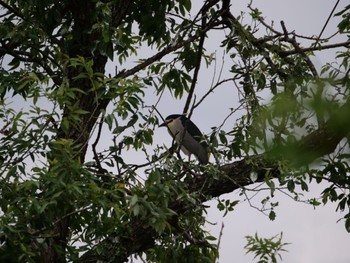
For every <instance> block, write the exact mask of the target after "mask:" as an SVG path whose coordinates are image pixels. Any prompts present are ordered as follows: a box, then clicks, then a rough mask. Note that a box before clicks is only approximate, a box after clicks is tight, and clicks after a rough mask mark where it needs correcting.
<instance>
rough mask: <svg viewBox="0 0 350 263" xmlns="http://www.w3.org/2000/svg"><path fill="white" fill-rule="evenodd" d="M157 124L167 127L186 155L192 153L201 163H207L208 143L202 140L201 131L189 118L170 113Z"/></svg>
mask: <svg viewBox="0 0 350 263" xmlns="http://www.w3.org/2000/svg"><path fill="white" fill-rule="evenodd" d="M159 126H160V127H162V126H166V127H168V131H169V133H170V135H171V136H172V137H173V138H174V140H175V141H176V143H177V144H178V145H179V146H180V147H181V150H182V151H183V152H184V153H185V154H187V155H188V156H190V155H191V154H193V155H194V156H196V157H197V159H198V161H199V163H201V164H207V163H208V158H209V152H208V150H209V147H208V144H207V143H206V142H205V141H203V135H202V133H201V131H200V130H199V129H198V127H197V126H196V125H195V124H194V123H193V122H192V121H191V120H190V119H188V118H186V117H185V116H184V115H180V114H172V115H169V116H168V117H166V119H165V122H164V123H162V124H161V125H159Z"/></svg>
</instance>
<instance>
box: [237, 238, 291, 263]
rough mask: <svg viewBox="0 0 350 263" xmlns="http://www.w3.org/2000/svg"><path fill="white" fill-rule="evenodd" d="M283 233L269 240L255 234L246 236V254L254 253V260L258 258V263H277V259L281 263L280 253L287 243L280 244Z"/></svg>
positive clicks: (283, 250)
mask: <svg viewBox="0 0 350 263" xmlns="http://www.w3.org/2000/svg"><path fill="white" fill-rule="evenodd" d="M282 238H283V233H281V234H280V235H276V236H273V237H271V238H261V237H259V236H258V234H257V233H255V235H254V236H246V239H247V245H246V246H245V247H244V248H245V249H246V250H247V253H254V254H255V256H254V259H255V258H259V261H257V262H258V263H268V262H271V263H277V262H278V258H279V259H280V260H281V261H282V256H281V252H286V251H287V250H285V249H284V247H285V246H286V245H288V243H282Z"/></svg>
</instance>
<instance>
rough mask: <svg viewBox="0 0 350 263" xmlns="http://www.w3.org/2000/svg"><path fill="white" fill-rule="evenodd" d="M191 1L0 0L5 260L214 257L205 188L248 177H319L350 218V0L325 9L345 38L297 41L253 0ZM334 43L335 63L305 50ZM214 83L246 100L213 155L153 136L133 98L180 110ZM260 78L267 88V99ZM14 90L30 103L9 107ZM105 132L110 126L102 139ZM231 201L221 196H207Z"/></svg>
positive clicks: (300, 180) (152, 115) (238, 184)
mask: <svg viewBox="0 0 350 263" xmlns="http://www.w3.org/2000/svg"><path fill="white" fill-rule="evenodd" d="M192 4H193V3H192V1H190V0H181V1H173V0H171V1H165V0H161V1H154V0H142V1H141V0H137V1H130V0H124V1H118V0H113V1H112V0H111V1H108V0H105V1H97V0H95V1H91V0H88V1H87V0H76V1H66V0H61V1H51V0H46V1H40V0H32V1H14V0H8V1H0V5H1V7H2V11H1V25H0V39H1V40H0V57H1V58H2V67H1V75H0V83H1V85H0V93H1V109H0V117H1V121H2V127H1V137H0V143H1V147H0V151H1V159H0V160H1V166H0V169H1V179H0V180H1V184H0V185H1V193H0V195H1V201H0V207H1V219H0V242H1V243H0V245H1V247H0V250H1V256H0V257H1V260H7V261H8V262H11V261H12V262H66V261H77V262H98V261H99V262H101V261H106V262H107V261H108V262H124V261H126V260H127V258H128V257H129V256H130V255H133V254H139V255H140V254H143V255H144V256H145V257H146V258H147V260H149V261H155V262H169V260H170V261H171V260H173V261H174V262H175V261H176V259H182V262H184V258H186V259H187V261H188V262H204V261H210V260H214V259H215V258H216V257H217V255H218V251H217V246H216V245H215V244H214V242H213V239H215V238H214V237H212V236H210V234H209V233H206V232H205V230H204V229H203V224H204V222H205V213H204V212H205V210H206V208H205V206H203V202H205V201H207V200H210V199H213V198H216V197H219V196H220V195H222V194H224V193H228V192H232V191H235V190H239V189H241V190H244V189H245V187H247V186H249V185H252V184H254V183H258V182H264V183H266V185H267V186H268V187H269V188H270V192H271V195H273V193H274V191H275V190H276V188H278V187H286V188H287V189H288V190H289V191H290V192H291V193H292V194H293V195H295V196H296V197H297V196H298V192H300V191H304V190H307V189H308V185H309V184H310V183H312V182H314V181H316V182H321V181H326V182H329V186H328V187H327V188H325V189H324V192H323V196H322V202H323V203H327V201H329V200H330V201H334V202H338V209H339V210H341V211H346V215H345V218H344V220H345V225H346V228H347V229H349V228H350V219H349V218H350V212H349V211H348V210H349V205H350V195H349V184H350V177H349V169H350V168H349V164H348V159H349V146H348V143H349V137H348V134H349V131H350V125H348V121H347V116H348V115H349V112H350V101H349V99H348V93H349V90H348V89H349V86H350V81H349V71H350V70H349V54H350V53H349V46H350V40H349V39H348V38H346V36H347V34H349V30H350V24H349V16H350V12H349V10H350V6H347V7H346V8H345V9H344V10H343V11H341V12H339V13H337V14H336V15H337V16H340V17H342V21H341V23H340V24H339V27H338V28H339V31H338V33H337V34H342V35H344V39H345V40H344V42H339V43H331V44H328V43H327V42H328V41H332V39H322V38H321V37H307V38H306V40H308V41H309V43H310V45H309V46H307V47H302V46H301V45H300V44H299V43H298V41H299V40H300V39H303V38H304V37H303V36H300V35H298V34H297V33H295V32H293V31H291V30H290V29H287V28H286V26H285V25H284V24H283V23H281V28H282V29H281V30H278V29H275V28H273V27H272V26H271V25H269V24H267V23H266V22H265V21H264V19H263V18H262V16H261V13H260V11H259V10H257V9H255V8H253V7H252V6H251V5H250V8H251V13H250V14H249V17H250V19H251V21H249V24H248V23H247V22H245V21H246V20H244V19H243V18H242V17H236V16H233V15H232V13H231V11H230V8H231V3H230V1H229V0H221V1H220V0H208V1H203V2H202V3H201V4H200V7H199V8H197V9H196V10H194V9H195V8H193V7H192ZM190 13H191V14H192V15H190ZM259 28H264V32H265V33H264V34H261V32H262V31H261V30H260V31H259ZM216 31H219V32H221V33H222V40H221V47H220V48H221V49H223V50H225V52H226V53H225V59H226V60H229V61H230V63H231V65H230V70H229V72H228V76H229V77H227V78H225V79H221V78H218V79H217V81H213V84H212V86H211V87H210V89H209V90H208V91H207V92H206V93H205V94H204V95H203V97H201V98H200V99H198V100H197V98H196V96H195V95H194V94H195V91H196V90H197V89H198V86H197V85H196V83H197V78H198V74H199V72H200V71H201V70H203V68H204V67H205V66H208V67H210V66H213V65H214V66H215V63H214V62H215V60H216V58H215V56H213V55H212V54H210V53H208V52H207V51H206V41H208V39H209V38H210V36H211V33H212V32H216ZM145 46H147V47H149V48H150V49H151V51H152V52H153V53H152V55H149V56H148V57H146V58H145V57H143V56H141V55H139V54H138V51H139V50H140V49H141V48H145ZM336 48H337V49H339V51H338V54H337V57H336V58H335V61H334V62H335V63H332V64H327V65H324V66H323V68H322V70H321V71H320V72H318V70H317V69H316V68H315V67H314V65H313V63H312V61H311V59H310V57H312V56H313V53H314V52H316V51H318V52H321V51H322V50H325V49H336ZM135 59H138V62H137V63H134V64H132V63H130V60H132V61H135ZM108 60H110V61H112V63H113V65H114V66H116V65H118V67H116V72H115V74H114V75H111V74H110V75H109V74H106V72H105V70H106V65H107V62H108ZM219 75H220V74H219ZM223 85H230V87H234V88H235V89H237V91H238V93H239V96H240V103H241V104H240V105H239V106H236V105H232V106H231V107H232V111H231V114H233V113H234V112H236V111H237V110H238V109H240V110H242V109H243V110H244V114H243V115H242V117H241V118H240V119H238V120H236V121H235V123H234V124H231V125H230V127H231V128H228V129H224V128H223V127H224V126H220V127H215V128H213V131H212V133H211V134H209V135H208V136H206V138H205V139H206V140H208V142H209V144H210V145H211V151H212V160H213V161H212V162H211V164H208V165H206V166H199V165H198V164H197V163H196V161H194V160H193V161H191V162H187V161H184V160H182V159H181V158H177V157H178V155H177V154H173V153H175V152H176V151H177V149H176V147H171V148H170V149H167V148H166V147H165V146H159V145H156V146H155V145H152V144H153V134H154V129H155V127H156V126H157V124H159V123H160V122H161V121H162V117H161V116H160V115H159V114H158V113H157V105H152V107H148V105H146V104H145V103H144V101H145V97H146V96H147V94H148V92H149V91H150V90H151V91H152V92H156V93H157V95H158V96H160V97H161V96H162V94H163V93H164V92H165V91H167V90H169V91H171V93H172V94H173V99H174V100H178V99H181V98H185V99H186V103H185V106H184V110H183V112H184V113H188V116H189V117H191V115H192V113H193V112H195V111H196V110H197V109H198V108H199V107H200V106H201V103H202V101H203V100H205V99H206V98H207V97H208V96H210V94H211V92H213V91H214V90H216V89H218V88H220V87H222V86H223ZM261 92H266V93H269V94H270V95H271V101H270V102H269V103H268V104H266V103H264V101H263V100H261V98H260V93H261ZM14 99H16V100H19V99H24V100H25V101H27V102H28V103H29V104H30V107H29V109H27V110H15V109H14V108H12V107H11V103H10V102H11V101H12V100H14ZM228 118H229V116H225V117H223V118H222V121H223V124H224V123H225V122H226V120H227V119H228ZM102 137H103V138H110V139H108V142H106V140H107V139H106V140H104V143H105V144H106V143H107V144H108V147H106V148H102V147H100V145H101V138H102ZM319 142H324V143H319ZM128 151H137V152H144V162H142V163H136V164H135V163H134V162H128V161H126V158H125V157H124V156H125V154H126V153H127V152H128ZM315 161H317V165H315ZM309 202H310V203H311V204H313V205H318V204H320V202H319V200H317V199H312V200H309ZM235 204H236V202H234V201H231V200H223V201H222V200H220V199H219V203H218V208H219V209H221V210H226V212H229V211H230V210H232V208H233V207H234V205H235ZM273 205H274V204H271V207H270V218H271V219H273V218H274V211H273Z"/></svg>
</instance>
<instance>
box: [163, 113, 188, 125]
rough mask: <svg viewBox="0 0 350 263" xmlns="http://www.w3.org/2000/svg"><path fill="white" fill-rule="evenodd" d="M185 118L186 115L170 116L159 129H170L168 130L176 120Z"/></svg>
mask: <svg viewBox="0 0 350 263" xmlns="http://www.w3.org/2000/svg"><path fill="white" fill-rule="evenodd" d="M183 117H184V115H181V114H172V115H169V116H168V117H166V118H165V120H164V122H163V123H162V124H160V125H159V127H168V128H170V127H171V125H172V123H173V121H174V120H176V119H179V118H180V119H181V118H183Z"/></svg>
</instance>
